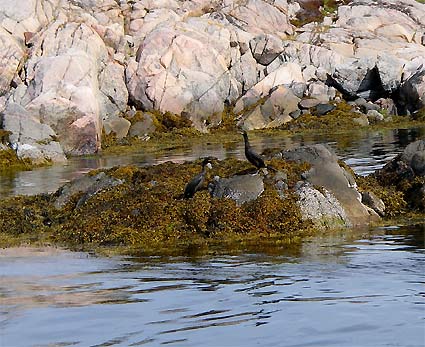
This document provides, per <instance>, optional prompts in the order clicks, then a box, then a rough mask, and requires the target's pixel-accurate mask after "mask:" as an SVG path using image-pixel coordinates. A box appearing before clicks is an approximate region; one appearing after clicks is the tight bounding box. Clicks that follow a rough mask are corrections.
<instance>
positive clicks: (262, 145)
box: [0, 128, 425, 198]
mask: <svg viewBox="0 0 425 347" xmlns="http://www.w3.org/2000/svg"><path fill="white" fill-rule="evenodd" d="M424 137H425V128H415V129H397V130H382V131H376V132H373V131H372V132H371V131H369V132H365V133H361V134H360V133H356V135H355V136H353V134H319V135H312V134H310V135H308V136H307V135H303V136H301V135H296V136H292V137H288V136H287V135H284V134H283V133H282V132H277V131H276V132H275V133H274V134H273V135H270V134H262V133H257V134H255V133H253V134H252V135H251V137H250V141H251V143H252V145H253V146H254V147H255V149H256V150H257V151H258V152H260V153H261V152H262V151H264V150H269V151H273V150H275V151H278V150H282V149H290V148H294V147H297V146H300V145H307V144H314V143H326V144H328V145H329V146H330V147H332V148H333V149H334V150H335V152H336V153H337V155H338V156H339V157H340V158H341V159H342V160H344V161H345V162H346V163H347V164H349V165H350V166H352V167H353V169H354V170H355V171H356V172H357V173H359V174H361V175H366V174H368V173H370V172H372V171H374V170H376V169H377V168H380V167H382V166H383V165H385V163H387V162H388V161H389V160H390V159H391V158H393V157H394V156H396V155H397V154H398V153H400V152H401V151H402V150H403V149H404V147H405V146H406V145H407V144H409V143H410V142H413V141H415V140H416V139H419V138H424ZM220 141H221V139H217V140H216V141H214V140H212V141H210V142H207V143H206V142H204V141H203V140H202V139H197V140H196V139H195V140H193V139H192V140H190V141H188V142H187V143H186V144H185V145H182V146H179V147H178V148H170V149H169V150H168V151H167V152H166V153H164V152H163V151H160V152H159V151H157V150H155V149H154V148H153V149H152V150H150V151H148V152H143V153H139V152H134V153H126V154H125V155H109V156H95V157H85V158H71V159H70V160H69V161H68V163H67V164H66V165H53V166H51V167H45V168H39V169H35V170H32V171H22V172H17V173H10V174H8V175H0V198H1V197H6V196H13V195H33V194H39V193H46V192H49V193H51V192H54V191H56V190H57V189H58V188H59V187H60V186H62V185H63V184H65V183H67V182H69V181H71V180H72V179H75V178H77V177H80V176H81V175H83V174H84V173H87V172H88V171H90V170H93V169H97V168H104V167H112V166H115V165H129V164H135V165H139V166H144V165H153V164H158V163H162V162H165V161H170V160H171V161H175V162H183V161H191V160H195V159H197V158H199V157H202V156H215V157H217V158H218V159H224V158H228V157H236V158H239V159H243V158H244V154H243V140H242V137H241V136H238V137H235V138H233V139H230V138H229V139H228V141H229V142H227V143H223V142H220Z"/></svg>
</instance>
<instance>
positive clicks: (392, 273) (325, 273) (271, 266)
mask: <svg viewBox="0 0 425 347" xmlns="http://www.w3.org/2000/svg"><path fill="white" fill-rule="evenodd" d="M424 228H425V225H421V226H416V227H408V228H405V227H400V228H397V227H394V228H387V229H385V228H379V229H376V230H373V231H372V232H371V233H370V234H357V235H352V234H351V235H350V236H348V234H345V235H344V234H334V235H332V236H327V237H325V236H322V237H318V238H315V239H313V240H309V241H308V242H305V243H304V245H303V246H302V249H300V251H299V253H298V254H297V255H293V253H291V254H286V252H285V251H281V252H280V253H279V254H275V255H273V256H268V255H264V254H244V255H239V256H216V257H208V258H207V257H205V258H198V259H187V258H168V259H160V258H143V259H136V258H132V259H120V258H112V259H111V258H109V259H105V258H96V257H92V256H89V255H87V254H84V253H67V252H52V251H51V250H44V251H43V250H40V251H37V250H32V251H28V250H27V251H26V252H24V254H20V253H22V251H21V252H18V250H13V251H11V250H9V251H7V252H6V251H2V253H1V254H2V256H1V257H0V273H1V278H0V296H1V299H2V300H1V321H0V345H1V346H2V347H20V346H22V347H30V346H43V347H47V346H49V347H52V346H97V347H99V346H161V345H170V346H288V347H289V346H297V347H300V346H338V347H344V346H347V347H353V346H359V347H366V346H371V347H378V346H403V347H413V346H415V347H423V346H424V344H425V336H424V334H425V330H424V329H425V271H424V270H425V249H424V238H423V235H424Z"/></svg>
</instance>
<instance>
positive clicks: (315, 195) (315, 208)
mask: <svg viewBox="0 0 425 347" xmlns="http://www.w3.org/2000/svg"><path fill="white" fill-rule="evenodd" d="M295 192H296V193H297V194H298V196H299V200H298V202H297V203H298V205H299V206H300V209H301V214H302V216H303V219H304V220H311V221H313V223H314V224H315V225H316V227H319V228H325V229H330V228H337V227H341V226H344V227H351V226H352V224H351V221H350V220H349V218H348V217H347V214H346V213H345V210H344V208H343V207H342V206H341V204H340V202H339V201H338V200H337V199H336V198H335V196H334V195H333V194H331V193H330V192H329V191H328V190H326V189H323V190H322V191H319V190H317V189H316V188H314V186H313V185H312V184H311V183H308V182H298V184H297V185H296V187H295Z"/></svg>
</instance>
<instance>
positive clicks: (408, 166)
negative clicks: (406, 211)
mask: <svg viewBox="0 0 425 347" xmlns="http://www.w3.org/2000/svg"><path fill="white" fill-rule="evenodd" d="M375 177H376V179H377V180H378V182H379V184H380V185H382V186H384V187H391V186H392V187H394V189H396V190H397V191H399V192H401V193H402V194H403V198H404V200H405V202H406V203H407V204H408V205H409V206H410V207H412V208H418V209H419V210H422V211H425V140H418V141H415V142H412V143H411V144H409V145H408V146H407V147H406V148H405V149H404V151H403V153H401V154H399V155H398V156H396V157H395V158H394V159H392V160H391V161H390V162H389V163H388V164H386V165H385V166H384V167H383V168H382V169H381V170H378V171H377V172H376V173H375Z"/></svg>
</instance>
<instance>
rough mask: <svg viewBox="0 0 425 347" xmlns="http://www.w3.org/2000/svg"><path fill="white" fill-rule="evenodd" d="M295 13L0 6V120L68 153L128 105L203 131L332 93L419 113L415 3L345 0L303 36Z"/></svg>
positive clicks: (424, 89)
mask: <svg viewBox="0 0 425 347" xmlns="http://www.w3.org/2000/svg"><path fill="white" fill-rule="evenodd" d="M301 3H302V4H301V5H302V6H301V7H303V6H304V5H305V3H307V2H305V1H304V2H301ZM317 3H319V2H317ZM301 7H300V6H299V5H298V4H297V3H296V2H292V1H287V0H279V1H265V0H247V1H227V0H226V1H206V0H197V1H183V0H172V1H165V0H161V1H151V0H135V1H131V2H129V1H115V0H96V1H92V0H76V1H67V0H26V1H11V0H0V42H1V44H2V48H3V49H2V50H1V52H0V111H3V110H5V109H7V105H8V104H9V103H13V104H18V105H19V106H21V107H23V108H24V109H25V112H23V114H25V115H26V117H29V118H28V119H29V121H28V124H30V123H33V121H34V122H36V123H40V124H44V125H46V126H48V127H50V128H51V129H52V130H53V132H54V135H52V136H51V138H54V139H55V141H57V142H58V143H59V144H60V147H61V149H62V152H64V153H66V154H74V155H75V154H77V155H78V154H87V153H94V152H96V151H97V150H98V149H99V148H100V146H101V143H100V138H101V133H102V129H103V128H104V122H105V123H106V124H111V121H114V122H115V120H116V118H117V117H121V116H122V114H123V113H124V112H125V111H126V110H127V108H128V106H129V100H130V102H131V104H132V105H136V106H137V107H138V108H139V109H141V110H143V111H151V110H159V111H161V112H166V111H168V112H172V113H175V114H177V115H179V116H181V117H185V118H188V119H190V120H191V121H192V123H193V126H194V127H196V128H197V129H199V130H201V131H208V129H209V127H210V126H215V125H218V124H219V123H220V122H221V121H222V111H223V109H224V105H225V104H230V105H231V106H233V107H234V112H235V113H237V114H238V116H239V117H240V118H239V120H240V123H241V124H240V125H241V126H244V127H245V128H247V129H258V128H270V127H275V126H279V125H281V124H282V123H285V122H287V121H291V119H292V118H291V114H292V115H297V114H298V113H299V110H298V107H295V101H296V100H297V99H296V98H299V99H304V98H310V99H311V98H314V99H317V100H319V101H320V102H321V103H328V102H329V101H333V100H334V99H335V97H336V90H338V91H340V92H341V93H342V95H343V96H344V97H345V98H346V99H347V100H355V99H357V98H359V97H363V98H365V100H366V101H373V102H375V101H376V100H379V99H381V100H382V99H388V98H390V97H391V98H392V101H393V102H394V104H395V105H394V107H395V108H396V109H397V113H398V114H399V115H403V114H408V113H409V112H410V113H413V112H415V111H416V110H418V109H420V108H421V107H424V106H425V77H424V76H425V46H424V42H425V29H424V23H425V6H424V5H423V4H421V3H418V2H416V1H413V0H402V1H395V0H379V1H369V0H368V1H365V0H353V1H351V2H349V3H348V4H347V5H342V6H340V7H339V8H338V9H337V13H336V14H335V15H334V16H333V17H326V18H325V19H324V20H323V23H317V22H312V23H308V24H305V25H303V26H302V27H301V28H298V29H297V28H295V27H294V26H293V25H292V24H291V23H290V21H289V19H290V18H292V17H294V15H295V14H297V11H303V9H302V8H301ZM304 7H305V6H304ZM283 91H284V92H283ZM291 94H293V95H294V96H295V97H296V98H295V97H292V96H291ZM280 96H282V98H280ZM289 96H291V97H289ZM259 100H261V101H262V103H261V105H258V104H257V103H258V101H259ZM282 100H285V102H283V101H282ZM253 108H254V110H253ZM12 123H13V122H12ZM15 123H16V122H15ZM22 124H26V122H23V123H22ZM5 130H9V129H7V128H5ZM10 130H12V131H14V130H13V129H10ZM24 133H25V130H24ZM18 135H19V134H18ZM27 144H30V145H31V146H34V147H36V148H37V149H38V150H40V153H42V152H43V151H42V148H41V147H40V146H39V144H37V143H30V142H28V143H27ZM11 145H12V146H15V147H16V146H17V143H12V144H11ZM46 158H47V157H46Z"/></svg>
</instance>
